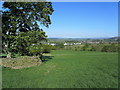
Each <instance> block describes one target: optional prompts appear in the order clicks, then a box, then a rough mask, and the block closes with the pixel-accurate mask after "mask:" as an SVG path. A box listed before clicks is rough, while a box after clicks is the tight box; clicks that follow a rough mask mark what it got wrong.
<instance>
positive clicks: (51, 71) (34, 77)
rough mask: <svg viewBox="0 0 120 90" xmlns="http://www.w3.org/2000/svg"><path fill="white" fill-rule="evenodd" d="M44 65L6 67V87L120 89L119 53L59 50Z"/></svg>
mask: <svg viewBox="0 0 120 90" xmlns="http://www.w3.org/2000/svg"><path fill="white" fill-rule="evenodd" d="M44 58H45V62H43V63H42V64H41V65H40V66H33V67H30V68H24V69H10V68H3V72H2V75H3V76H2V79H3V82H2V84H3V88H117V87H118V54H117V53H112V52H94V51H92V52H91V51H71V50H55V51H52V52H51V55H47V56H44Z"/></svg>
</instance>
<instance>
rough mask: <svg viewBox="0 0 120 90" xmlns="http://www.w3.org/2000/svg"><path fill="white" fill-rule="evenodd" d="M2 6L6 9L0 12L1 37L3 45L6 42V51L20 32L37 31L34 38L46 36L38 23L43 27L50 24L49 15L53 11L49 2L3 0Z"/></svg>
mask: <svg viewBox="0 0 120 90" xmlns="http://www.w3.org/2000/svg"><path fill="white" fill-rule="evenodd" d="M3 8H5V9H6V10H5V11H3V13H2V39H3V46H4V45H5V44H7V48H8V51H10V50H11V45H12V44H13V43H14V42H16V39H15V38H16V36H19V34H20V33H21V32H24V33H26V32H28V31H39V32H38V33H40V34H39V37H37V38H36V40H37V39H39V40H38V41H40V40H43V39H45V38H46V35H45V32H44V31H43V30H42V28H41V27H40V26H39V25H38V23H40V24H41V25H43V26H45V27H49V25H50V24H51V20H50V15H52V13H53V11H54V10H53V8H52V3H51V2H4V4H3ZM22 35H23V34H22ZM25 35H27V34H25ZM28 35H29V36H30V34H28ZM36 35H38V34H36ZM33 36H35V35H33ZM22 37H24V36H22ZM30 37H31V36H30ZM30 37H29V38H30ZM41 37H42V38H41ZM31 42H32V41H31ZM36 43H38V42H36Z"/></svg>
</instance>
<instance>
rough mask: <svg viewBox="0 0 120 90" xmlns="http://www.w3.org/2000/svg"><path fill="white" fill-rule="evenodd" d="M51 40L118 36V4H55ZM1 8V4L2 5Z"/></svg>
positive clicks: (50, 29)
mask: <svg viewBox="0 0 120 90" xmlns="http://www.w3.org/2000/svg"><path fill="white" fill-rule="evenodd" d="M52 5H53V9H54V12H53V14H52V16H50V17H51V22H52V24H51V25H50V26H49V28H46V27H43V26H42V28H43V30H44V31H45V32H46V34H47V35H48V37H49V38H100V37H101V38H102V37H114V36H118V3H117V2H53V3H52ZM0 6H1V4H0Z"/></svg>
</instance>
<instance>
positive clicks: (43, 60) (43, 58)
mask: <svg viewBox="0 0 120 90" xmlns="http://www.w3.org/2000/svg"><path fill="white" fill-rule="evenodd" d="M53 57H54V56H42V62H46V61H49V60H51V59H52V58H53Z"/></svg>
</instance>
